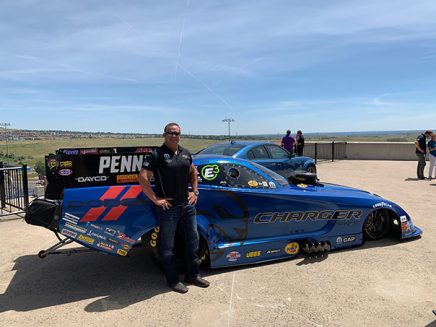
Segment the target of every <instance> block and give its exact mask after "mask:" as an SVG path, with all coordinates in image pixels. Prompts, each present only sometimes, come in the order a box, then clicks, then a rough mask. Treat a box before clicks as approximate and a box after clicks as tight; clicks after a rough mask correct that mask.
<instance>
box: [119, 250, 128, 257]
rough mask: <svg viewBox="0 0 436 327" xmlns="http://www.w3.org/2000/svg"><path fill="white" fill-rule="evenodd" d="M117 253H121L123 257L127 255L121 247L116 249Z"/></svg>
mask: <svg viewBox="0 0 436 327" xmlns="http://www.w3.org/2000/svg"><path fill="white" fill-rule="evenodd" d="M117 254H119V255H122V256H123V257H125V256H126V255H127V251H126V250H122V249H118V250H117Z"/></svg>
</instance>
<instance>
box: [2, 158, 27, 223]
mask: <svg viewBox="0 0 436 327" xmlns="http://www.w3.org/2000/svg"><path fill="white" fill-rule="evenodd" d="M28 206H29V187H28V183H27V165H23V166H21V167H19V166H8V165H4V164H3V163H2V162H0V218H1V217H4V216H8V215H14V214H18V213H23V212H24V211H25V210H26V209H27V207H28Z"/></svg>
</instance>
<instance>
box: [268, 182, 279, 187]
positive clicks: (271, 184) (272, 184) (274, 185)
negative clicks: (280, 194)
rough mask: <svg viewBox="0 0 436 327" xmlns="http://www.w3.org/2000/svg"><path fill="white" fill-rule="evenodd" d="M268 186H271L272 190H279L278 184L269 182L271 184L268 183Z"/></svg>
mask: <svg viewBox="0 0 436 327" xmlns="http://www.w3.org/2000/svg"><path fill="white" fill-rule="evenodd" d="M268 186H269V187H270V188H277V186H276V184H274V183H273V182H269V183H268Z"/></svg>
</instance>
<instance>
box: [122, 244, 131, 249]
mask: <svg viewBox="0 0 436 327" xmlns="http://www.w3.org/2000/svg"><path fill="white" fill-rule="evenodd" d="M122 246H123V249H124V250H128V249H130V246H129V245H128V244H126V243H124V244H123V245H122Z"/></svg>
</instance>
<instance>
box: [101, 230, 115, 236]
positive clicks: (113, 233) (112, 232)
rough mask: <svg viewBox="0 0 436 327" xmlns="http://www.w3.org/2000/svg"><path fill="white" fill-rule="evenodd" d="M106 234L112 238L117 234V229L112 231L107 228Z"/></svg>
mask: <svg viewBox="0 0 436 327" xmlns="http://www.w3.org/2000/svg"><path fill="white" fill-rule="evenodd" d="M104 232H105V233H107V234H109V235H112V236H115V234H116V233H117V231H116V230H115V229H110V228H106V229H105V230H104Z"/></svg>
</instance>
